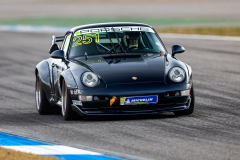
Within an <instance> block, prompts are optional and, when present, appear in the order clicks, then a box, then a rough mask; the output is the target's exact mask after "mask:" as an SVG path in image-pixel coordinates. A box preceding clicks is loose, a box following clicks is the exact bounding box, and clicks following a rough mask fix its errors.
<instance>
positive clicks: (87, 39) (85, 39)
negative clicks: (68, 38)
mask: <svg viewBox="0 0 240 160" xmlns="http://www.w3.org/2000/svg"><path fill="white" fill-rule="evenodd" d="M90 36H91V34H86V35H83V41H82V42H83V44H89V43H92V38H91V37H90Z"/></svg>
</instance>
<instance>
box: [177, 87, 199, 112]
mask: <svg viewBox="0 0 240 160" xmlns="http://www.w3.org/2000/svg"><path fill="white" fill-rule="evenodd" d="M188 103H190V104H188V105H189V107H188V109H186V110H183V111H176V112H173V113H174V114H175V115H177V116H179V115H190V114H192V113H193V111H194V106H195V94H194V88H193V85H192V88H191V91H190V98H189V101H188Z"/></svg>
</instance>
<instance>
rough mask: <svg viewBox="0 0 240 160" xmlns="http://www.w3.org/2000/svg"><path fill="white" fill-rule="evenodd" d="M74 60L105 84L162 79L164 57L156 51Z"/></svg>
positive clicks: (159, 80)
mask: <svg viewBox="0 0 240 160" xmlns="http://www.w3.org/2000/svg"><path fill="white" fill-rule="evenodd" d="M74 61H75V63H79V64H80V65H81V66H85V68H89V69H90V70H92V71H93V72H95V73H96V74H97V75H98V76H99V77H100V78H102V79H103V80H104V81H105V83H106V84H107V85H108V84H118V83H119V84H120V83H143V82H157V81H158V82H162V81H164V71H165V65H164V62H165V58H164V56H160V55H159V54H156V53H154V54H153V53H147V54H140V55H126V56H124V55H123V56H105V57H104V56H91V57H90V56H89V57H88V59H87V60H86V59H85V58H84V57H80V58H75V59H74Z"/></svg>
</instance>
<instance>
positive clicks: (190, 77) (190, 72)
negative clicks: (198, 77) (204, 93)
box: [185, 63, 192, 82]
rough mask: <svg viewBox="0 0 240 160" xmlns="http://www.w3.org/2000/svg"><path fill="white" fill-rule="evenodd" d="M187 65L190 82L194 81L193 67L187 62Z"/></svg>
mask: <svg viewBox="0 0 240 160" xmlns="http://www.w3.org/2000/svg"><path fill="white" fill-rule="evenodd" d="M185 65H186V66H187V68H188V76H189V81H188V82H191V81H192V68H191V67H190V66H189V65H188V64H186V63H185Z"/></svg>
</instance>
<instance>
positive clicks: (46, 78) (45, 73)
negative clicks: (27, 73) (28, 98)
mask: <svg viewBox="0 0 240 160" xmlns="http://www.w3.org/2000/svg"><path fill="white" fill-rule="evenodd" d="M37 73H38V74H39V77H40V79H41V81H42V83H43V90H44V92H45V93H47V94H51V92H52V90H51V80H50V72H49V64H48V62H47V61H46V60H43V61H41V62H40V63H38V64H37V66H36V69H35V75H36V76H37Z"/></svg>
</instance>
